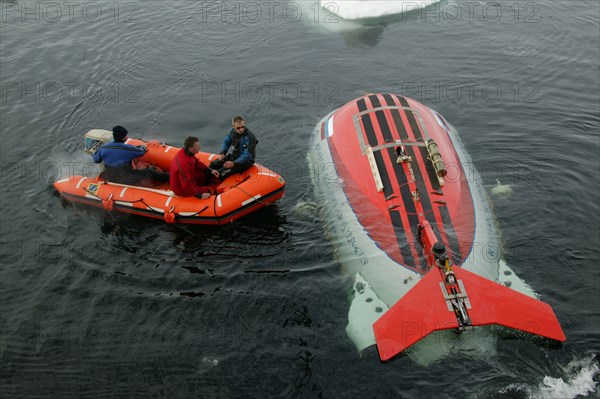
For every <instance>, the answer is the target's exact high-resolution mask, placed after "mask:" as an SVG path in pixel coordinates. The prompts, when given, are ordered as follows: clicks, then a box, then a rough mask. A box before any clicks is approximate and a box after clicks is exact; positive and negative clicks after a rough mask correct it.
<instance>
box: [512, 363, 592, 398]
mask: <svg viewBox="0 0 600 399" xmlns="http://www.w3.org/2000/svg"><path fill="white" fill-rule="evenodd" d="M561 369H562V375H560V376H544V377H543V379H542V381H541V382H540V383H539V384H538V385H537V386H531V385H527V384H511V385H510V386H508V387H507V388H505V389H504V390H502V391H501V393H509V392H515V391H517V392H522V393H525V394H526V395H527V397H528V398H530V399H575V398H591V397H597V396H596V395H597V394H598V393H600V392H599V391H598V380H599V379H600V366H599V359H598V356H588V357H585V358H583V359H573V360H572V361H570V362H569V364H567V365H566V366H564V367H561Z"/></svg>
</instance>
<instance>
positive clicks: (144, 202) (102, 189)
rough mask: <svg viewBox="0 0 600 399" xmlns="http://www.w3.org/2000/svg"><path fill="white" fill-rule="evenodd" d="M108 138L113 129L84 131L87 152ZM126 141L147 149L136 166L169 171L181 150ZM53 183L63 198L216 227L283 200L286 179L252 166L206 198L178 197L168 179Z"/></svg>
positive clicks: (211, 156)
mask: <svg viewBox="0 0 600 399" xmlns="http://www.w3.org/2000/svg"><path fill="white" fill-rule="evenodd" d="M111 140H112V132H110V131H108V130H100V129H93V130H90V131H89V132H88V133H86V134H85V151H86V152H88V153H93V152H94V151H95V150H96V149H97V148H99V147H100V146H101V145H102V144H104V143H106V142H110V141H111ZM127 143H128V144H132V145H136V146H137V145H145V146H147V148H148V151H147V152H146V154H144V156H142V157H140V158H138V159H136V160H135V163H136V167H138V168H141V167H144V166H147V165H152V166H155V167H158V168H160V169H162V170H164V171H168V170H169V168H170V165H171V160H172V159H173V157H175V154H177V152H178V151H179V150H180V148H179V147H173V146H170V145H167V144H161V143H158V142H157V141H150V142H144V141H142V140H137V139H128V140H127ZM216 156H217V154H209V153H205V152H200V153H198V154H196V157H197V158H198V159H199V160H200V161H202V162H203V163H204V164H206V165H208V164H209V163H210V162H211V160H212V159H214V158H215V157H216ZM54 187H55V188H56V190H57V191H58V192H59V193H60V195H61V196H62V197H63V198H65V199H66V200H67V201H71V202H78V203H84V204H89V205H93V206H97V207H102V208H104V209H106V210H109V211H113V210H114V211H119V212H126V213H132V214H135V215H140V216H146V217H150V218H154V219H163V220H165V221H166V222H167V223H187V224H206V225H219V224H224V223H230V222H233V221H234V220H237V219H239V218H241V217H242V216H245V215H247V214H249V213H251V212H254V211H256V210H258V209H260V208H263V207H265V206H267V205H269V204H272V203H274V202H275V201H277V200H279V199H281V197H283V195H284V193H285V181H284V180H283V178H282V177H281V176H280V175H278V174H277V173H274V172H272V171H271V170H269V169H267V168H265V167H264V166H262V165H259V164H254V165H252V167H250V168H249V169H247V170H245V171H244V172H242V173H239V174H235V175H231V176H229V177H228V178H226V179H225V180H224V181H222V182H220V183H213V184H212V185H209V186H208V187H209V188H210V190H211V192H212V193H213V194H212V195H211V196H210V197H209V198H207V199H199V198H196V197H178V196H177V195H175V194H174V193H173V192H172V191H171V190H170V187H169V184H168V183H157V184H156V185H155V186H153V187H140V186H131V185H126V184H118V183H111V182H109V181H106V180H104V179H102V178H101V177H99V176H98V177H95V178H88V177H85V176H70V177H68V178H66V179H62V180H59V181H56V182H55V183H54Z"/></svg>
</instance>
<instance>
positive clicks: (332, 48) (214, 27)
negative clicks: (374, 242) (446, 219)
mask: <svg viewBox="0 0 600 399" xmlns="http://www.w3.org/2000/svg"><path fill="white" fill-rule="evenodd" d="M334 3H335V2H332V4H334ZM0 7H1V11H2V14H0V19H1V21H2V22H1V25H0V74H1V88H2V91H1V93H0V95H1V101H0V139H1V141H0V144H1V147H0V158H1V166H2V171H1V172H2V183H1V191H0V202H1V207H2V208H1V213H0V215H1V216H0V218H1V227H0V249H1V254H0V256H1V259H2V263H1V265H2V266H1V269H0V301H1V302H0V303H1V308H0V397H2V398H32V397H56V398H60V397H205V398H213V397H214V398H250V397H284V398H288V397H303V398H312V397H323V398H341V397H344V398H362V397H377V398H388V397H397V398H428V397H439V398H451V397H452V398H574V397H578V398H581V397H598V395H599V393H598V392H599V388H598V381H599V378H600V377H599V375H598V374H599V364H600V362H599V359H598V354H599V353H600V339H599V338H600V313H599V312H598V309H599V308H600V291H599V285H600V275H599V268H598V259H599V255H600V253H599V252H600V251H599V246H600V220H599V218H600V209H599V203H600V185H599V178H598V172H599V169H600V167H599V166H600V161H599V153H600V145H599V128H600V68H599V65H600V58H599V57H600V39H599V38H600V27H599V21H600V15H599V13H600V11H599V9H600V7H599V4H598V2H597V1H584V0H582V1H573V2H567V1H564V0H560V1H532V2H506V3H504V2H500V3H493V2H488V1H478V2H460V1H457V2H455V1H444V2H442V3H441V4H438V5H437V6H434V7H430V8H428V9H427V10H426V12H414V13H410V14H408V15H401V16H393V17H385V18H381V19H377V20H373V21H366V22H362V23H347V22H344V21H340V20H338V19H336V18H335V17H332V16H331V15H330V14H328V13H326V12H325V11H324V10H323V9H321V8H319V7H318V6H317V2H310V1H303V2H289V1H287V0H285V1H281V2H263V1H258V2H235V1H224V2H205V1H203V2H200V1H197V2H196V1H190V0H185V1H179V2H175V1H164V2H159V1H136V2H133V1H131V2H128V1H119V2H114V1H95V2H87V1H84V2H80V3H71V2H49V1H44V2H41V1H39V2H33V1H29V2H24V1H6V0H3V1H2V2H0ZM381 91H385V92H395V93H399V94H405V95H407V96H410V97H413V98H415V99H417V100H419V101H421V102H423V103H425V104H427V105H429V106H430V107H432V108H434V109H436V110H437V111H439V112H440V113H441V114H442V115H444V116H445V117H446V118H447V119H448V121H450V122H451V123H452V124H453V125H454V126H456V127H457V129H458V130H459V132H460V133H461V137H462V139H463V141H464V142H465V145H466V147H467V149H468V151H469V153H470V155H471V156H472V158H473V161H474V163H475V165H476V167H477V169H478V170H479V171H480V173H481V174H482V177H483V180H484V183H485V184H487V185H490V186H491V185H494V184H496V182H497V180H499V181H500V182H501V183H502V184H510V185H511V186H512V189H513V195H512V196H511V197H510V198H508V199H498V200H495V201H494V205H495V212H496V216H497V219H498V221H499V224H500V228H501V230H502V234H503V237H504V241H505V246H506V248H505V249H506V257H507V260H508V262H509V264H510V265H511V266H512V267H513V269H514V270H515V272H516V273H517V274H518V275H519V276H520V277H521V278H523V279H524V280H525V281H526V282H528V283H529V284H530V285H531V286H532V287H533V288H534V289H535V290H536V291H538V292H539V293H540V294H541V296H542V299H543V300H544V301H546V302H548V303H549V304H550V305H552V306H553V308H554V310H555V312H556V314H557V316H558V318H559V320H560V321H561V323H562V326H563V328H564V330H565V333H566V335H567V342H566V343H565V344H564V345H562V346H560V347H548V346H547V345H544V344H541V343H539V342H532V341H530V340H526V339H515V337H498V341H497V353H495V354H490V356H489V357H485V358H480V357H478V358H472V357H469V355H468V354H464V355H460V356H456V357H453V358H449V359H445V360H444V361H442V362H438V363H436V364H434V365H432V366H430V367H428V368H425V367H420V366H417V365H415V364H414V363H413V362H412V361H411V360H410V359H409V358H408V357H399V358H397V359H395V360H394V361H392V362H390V363H386V364H383V363H381V362H380V361H379V358H378V356H377V353H376V350H375V348H369V349H367V350H366V351H364V352H363V353H362V356H361V355H359V353H357V351H356V349H355V348H354V346H353V344H352V342H351V341H350V339H349V338H348V337H347V335H346V333H345V331H344V328H345V325H346V323H347V312H348V307H349V301H348V295H349V293H350V288H351V281H350V280H349V279H348V277H347V276H345V275H343V274H342V273H341V270H340V265H339V263H338V262H337V261H336V259H335V256H334V248H333V246H332V244H331V243H330V241H328V240H327V236H326V233H325V232H324V229H323V223H322V222H321V221H320V220H319V218H318V215H315V214H314V212H311V211H307V210H306V209H307V208H309V209H310V207H309V206H304V205H305V204H310V203H311V201H312V200H313V197H312V189H311V183H310V176H309V172H308V166H307V163H306V152H307V149H308V143H309V137H310V133H311V130H312V128H313V126H314V124H315V123H316V122H317V121H318V120H319V119H320V118H321V117H322V116H323V115H325V114H326V113H328V112H329V111H331V110H333V109H335V108H337V107H338V106H340V105H342V104H344V103H345V102H347V101H349V100H351V99H353V98H355V97H358V96H359V95H361V94H362V93H363V92H381ZM240 113H241V114H243V115H245V116H246V119H247V124H248V126H249V127H250V128H251V129H252V130H253V131H254V132H256V133H257V135H258V136H259V140H260V145H259V147H258V161H259V162H260V163H262V164H264V165H266V166H267V167H269V168H271V169H273V170H275V171H277V172H278V173H280V174H281V175H283V176H284V177H285V178H286V181H287V195H286V197H285V198H284V199H283V201H282V202H281V203H280V204H279V205H277V206H276V207H270V208H267V209H264V210H262V211H260V212H257V213H256V214H254V215H251V216H249V217H246V218H244V219H242V220H240V221H238V222H236V223H234V224H232V225H228V226H224V227H221V228H203V227H189V226H187V227H186V226H169V225H165V224H164V223H161V222H157V221H150V220H145V219H142V218H138V217H130V216H122V215H109V214H105V213H103V212H102V211H99V210H95V209H88V208H85V207H79V206H78V207H73V206H71V205H68V204H65V203H63V202H62V201H61V200H60V198H59V197H58V196H57V195H56V194H55V193H54V190H53V189H52V186H51V184H52V182H53V181H54V180H56V179H58V178H64V177H68V176H69V175H73V174H89V175H91V174H93V173H94V172H95V169H94V166H93V164H91V163H90V159H89V157H88V156H87V155H86V154H85V153H83V151H82V141H83V140H82V135H83V134H84V133H85V132H86V131H87V130H89V129H91V128H104V129H110V128H111V127H112V126H113V125H116V124H122V125H124V126H126V127H127V128H128V129H129V131H130V132H131V134H130V135H131V136H133V137H136V136H137V137H141V138H146V139H158V140H161V141H164V142H168V143H172V144H175V145H180V143H181V142H182V141H183V139H184V138H185V137H186V136H188V135H198V136H199V137H200V138H201V141H202V144H203V147H204V149H205V150H210V149H213V150H215V151H216V149H217V148H218V146H219V144H220V141H221V139H222V137H223V135H224V134H225V132H226V131H227V128H228V126H229V120H230V118H231V117H232V116H233V115H235V114H240Z"/></svg>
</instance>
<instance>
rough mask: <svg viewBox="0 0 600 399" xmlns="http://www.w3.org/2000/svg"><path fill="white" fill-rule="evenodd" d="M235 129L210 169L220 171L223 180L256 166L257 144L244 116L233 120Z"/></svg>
mask: <svg viewBox="0 0 600 399" xmlns="http://www.w3.org/2000/svg"><path fill="white" fill-rule="evenodd" d="M232 125H233V127H232V128H231V130H230V131H229V133H227V135H226V136H225V139H223V145H222V147H221V154H220V156H219V158H217V159H215V160H214V161H212V162H211V164H210V167H211V168H212V169H217V170H218V171H219V177H220V178H221V180H223V179H225V178H226V177H227V176H229V175H231V174H233V173H239V172H243V171H244V170H246V169H248V168H249V167H250V166H252V165H253V164H254V157H255V155H256V144H258V140H256V137H255V136H254V133H252V132H251V131H250V129H248V128H247V127H246V121H245V120H244V117H243V116H236V117H235V118H233V120H232Z"/></svg>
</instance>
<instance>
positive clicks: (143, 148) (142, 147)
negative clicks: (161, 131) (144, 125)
mask: <svg viewBox="0 0 600 399" xmlns="http://www.w3.org/2000/svg"><path fill="white" fill-rule="evenodd" d="M138 148H141V149H142V150H144V152H147V151H148V147H146V146H145V145H140V146H138Z"/></svg>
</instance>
